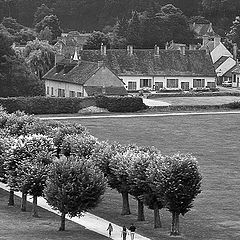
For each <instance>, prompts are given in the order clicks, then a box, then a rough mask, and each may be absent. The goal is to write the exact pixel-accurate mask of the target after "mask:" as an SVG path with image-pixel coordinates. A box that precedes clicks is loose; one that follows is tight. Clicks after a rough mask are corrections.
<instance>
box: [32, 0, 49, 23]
mask: <svg viewBox="0 0 240 240" xmlns="http://www.w3.org/2000/svg"><path fill="white" fill-rule="evenodd" d="M52 14H53V9H52V8H49V7H48V6H46V5H45V4H42V5H41V6H39V7H38V8H37V11H36V12H35V13H34V19H33V24H34V25H36V24H37V23H39V22H40V21H42V20H43V19H44V17H46V16H49V15H52Z"/></svg>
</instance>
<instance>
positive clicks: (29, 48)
mask: <svg viewBox="0 0 240 240" xmlns="http://www.w3.org/2000/svg"><path fill="white" fill-rule="evenodd" d="M23 57H24V59H25V61H26V63H27V64H28V66H29V67H30V69H31V71H32V73H33V74H35V75H36V76H37V77H38V78H39V79H41V78H42V76H43V75H44V74H45V73H47V72H48V71H49V70H50V69H51V68H52V67H53V66H54V62H55V51H54V48H53V46H51V45H50V44H48V43H47V42H45V41H39V40H34V41H31V42H28V43H27V45H26V47H25V49H24V51H23Z"/></svg>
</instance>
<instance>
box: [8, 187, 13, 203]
mask: <svg viewBox="0 0 240 240" xmlns="http://www.w3.org/2000/svg"><path fill="white" fill-rule="evenodd" d="M8 206H14V190H13V189H10V192H9V199H8Z"/></svg>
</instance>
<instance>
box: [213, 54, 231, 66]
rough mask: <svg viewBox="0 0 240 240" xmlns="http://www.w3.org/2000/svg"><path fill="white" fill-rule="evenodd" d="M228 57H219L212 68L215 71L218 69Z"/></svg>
mask: <svg viewBox="0 0 240 240" xmlns="http://www.w3.org/2000/svg"><path fill="white" fill-rule="evenodd" d="M228 58H229V57H227V56H222V57H220V58H219V59H218V60H217V61H216V62H215V63H214V68H215V69H217V68H218V67H220V66H221V65H222V64H223V63H224V62H225V61H226V60H227V59H228Z"/></svg>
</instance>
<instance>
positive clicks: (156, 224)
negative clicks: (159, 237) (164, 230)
mask: <svg viewBox="0 0 240 240" xmlns="http://www.w3.org/2000/svg"><path fill="white" fill-rule="evenodd" d="M161 227H162V223H161V220H160V214H159V208H158V204H157V203H154V228H161Z"/></svg>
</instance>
